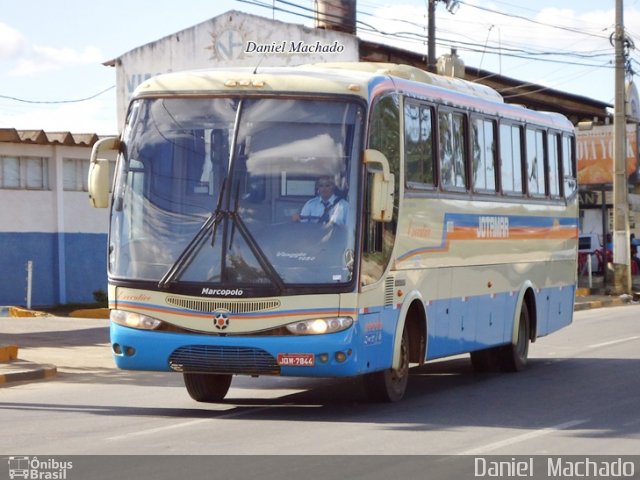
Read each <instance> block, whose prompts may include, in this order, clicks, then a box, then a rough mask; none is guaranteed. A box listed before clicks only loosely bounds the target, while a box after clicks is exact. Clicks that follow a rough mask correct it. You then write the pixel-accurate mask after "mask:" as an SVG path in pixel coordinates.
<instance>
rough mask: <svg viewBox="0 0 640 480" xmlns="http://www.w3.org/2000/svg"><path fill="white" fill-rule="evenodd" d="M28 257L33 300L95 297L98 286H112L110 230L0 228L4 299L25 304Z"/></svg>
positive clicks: (73, 300) (0, 291)
mask: <svg viewBox="0 0 640 480" xmlns="http://www.w3.org/2000/svg"><path fill="white" fill-rule="evenodd" d="M60 242H62V243H60ZM61 253H62V255H63V258H64V263H63V267H64V268H63V271H62V272H61V271H60V270H61V268H60V259H61V256H62V255H61ZM29 260H31V261H32V262H33V284H32V295H31V304H32V306H51V305H58V304H60V303H93V302H94V297H93V292H94V291H95V290H103V291H104V292H106V291H107V235H106V234H89V233H61V234H58V233H31V232H30V233H14V232H9V233H0V305H26V297H27V262H28V261H29ZM61 277H62V282H64V287H65V288H64V290H63V291H62V293H61V290H60V284H61ZM64 297H66V298H64Z"/></svg>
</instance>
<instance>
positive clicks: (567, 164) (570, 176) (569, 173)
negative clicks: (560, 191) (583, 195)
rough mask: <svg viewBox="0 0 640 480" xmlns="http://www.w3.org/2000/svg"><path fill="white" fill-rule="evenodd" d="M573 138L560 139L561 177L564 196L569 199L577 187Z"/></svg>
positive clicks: (565, 136)
mask: <svg viewBox="0 0 640 480" xmlns="http://www.w3.org/2000/svg"><path fill="white" fill-rule="evenodd" d="M574 141H575V138H574V137H568V136H567V135H563V137H562V175H563V177H564V196H565V197H566V198H569V197H571V196H572V195H573V194H574V193H575V191H576V188H577V187H578V183H577V181H576V168H575V165H576V164H575V157H574V151H575V150H574V148H573V146H574V143H573V142H574Z"/></svg>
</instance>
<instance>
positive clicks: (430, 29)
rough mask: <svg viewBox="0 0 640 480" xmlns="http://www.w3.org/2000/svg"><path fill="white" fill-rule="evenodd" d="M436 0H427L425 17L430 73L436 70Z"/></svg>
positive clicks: (428, 68)
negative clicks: (427, 5) (427, 6)
mask: <svg viewBox="0 0 640 480" xmlns="http://www.w3.org/2000/svg"><path fill="white" fill-rule="evenodd" d="M437 1H438V0H429V9H428V13H427V15H428V17H427V24H428V26H427V35H428V37H429V38H428V42H429V43H428V45H427V70H428V71H429V72H431V73H435V71H436V2H437Z"/></svg>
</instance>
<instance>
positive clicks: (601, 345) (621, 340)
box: [588, 336, 640, 348]
mask: <svg viewBox="0 0 640 480" xmlns="http://www.w3.org/2000/svg"><path fill="white" fill-rule="evenodd" d="M639 338H640V336H635V337H627V338H620V339H618V340H611V341H610V342H603V343H596V344H594V345H589V347H588V348H600V347H608V346H610V345H616V344H618V343H624V342H630V341H632V340H637V339H639Z"/></svg>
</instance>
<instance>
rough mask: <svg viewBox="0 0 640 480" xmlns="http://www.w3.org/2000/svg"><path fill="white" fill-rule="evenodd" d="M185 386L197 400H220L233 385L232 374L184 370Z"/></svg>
mask: <svg viewBox="0 0 640 480" xmlns="http://www.w3.org/2000/svg"><path fill="white" fill-rule="evenodd" d="M182 375H183V378H184V386H185V387H187V392H188V393H189V396H190V397H191V398H193V399H194V400H195V401H197V402H219V401H221V400H222V399H223V398H224V397H225V395H226V394H227V392H228V391H229V387H230V386H231V375H225V374H214V373H188V372H184V373H183V374H182Z"/></svg>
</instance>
